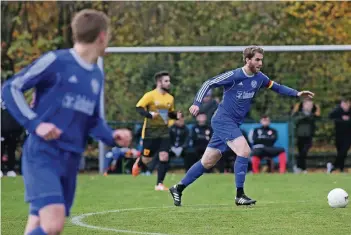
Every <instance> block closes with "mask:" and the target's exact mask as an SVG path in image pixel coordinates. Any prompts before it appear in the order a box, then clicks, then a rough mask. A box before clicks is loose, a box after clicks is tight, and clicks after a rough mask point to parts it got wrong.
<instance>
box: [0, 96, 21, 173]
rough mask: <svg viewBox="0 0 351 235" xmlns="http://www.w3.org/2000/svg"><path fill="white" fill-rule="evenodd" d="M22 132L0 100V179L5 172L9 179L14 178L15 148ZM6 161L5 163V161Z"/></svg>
mask: <svg viewBox="0 0 351 235" xmlns="http://www.w3.org/2000/svg"><path fill="white" fill-rule="evenodd" d="M23 132H24V129H23V128H22V126H21V125H20V124H19V123H18V122H17V121H16V119H14V118H13V116H12V115H11V114H10V113H9V112H8V110H7V108H6V105H5V102H4V101H3V100H1V177H2V176H3V172H4V171H7V173H6V175H7V176H9V177H16V176H17V174H16V172H15V166H16V148H17V146H18V144H19V143H20V142H21V136H22V134H23ZM5 160H6V161H5Z"/></svg>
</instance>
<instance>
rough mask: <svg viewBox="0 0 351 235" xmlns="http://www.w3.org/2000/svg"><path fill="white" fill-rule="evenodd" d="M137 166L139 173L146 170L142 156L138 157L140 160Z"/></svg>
mask: <svg viewBox="0 0 351 235" xmlns="http://www.w3.org/2000/svg"><path fill="white" fill-rule="evenodd" d="M138 166H139V167H140V169H141V171H146V170H148V166H147V165H146V164H145V163H144V162H143V156H141V157H140V160H139V162H138Z"/></svg>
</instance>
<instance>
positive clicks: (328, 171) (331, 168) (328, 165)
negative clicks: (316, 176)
mask: <svg viewBox="0 0 351 235" xmlns="http://www.w3.org/2000/svg"><path fill="white" fill-rule="evenodd" d="M333 168H334V166H333V164H332V163H331V162H328V163H327V173H328V174H330V173H331V172H332V170H333Z"/></svg>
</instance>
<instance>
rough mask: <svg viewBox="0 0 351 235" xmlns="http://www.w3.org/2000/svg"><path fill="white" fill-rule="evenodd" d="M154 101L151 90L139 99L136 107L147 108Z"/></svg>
mask: <svg viewBox="0 0 351 235" xmlns="http://www.w3.org/2000/svg"><path fill="white" fill-rule="evenodd" d="M151 103H152V95H151V94H150V92H148V93H145V94H144V96H143V97H142V98H141V99H140V100H139V101H138V103H137V104H136V107H143V108H144V109H146V108H147V106H149V105H150V104H151Z"/></svg>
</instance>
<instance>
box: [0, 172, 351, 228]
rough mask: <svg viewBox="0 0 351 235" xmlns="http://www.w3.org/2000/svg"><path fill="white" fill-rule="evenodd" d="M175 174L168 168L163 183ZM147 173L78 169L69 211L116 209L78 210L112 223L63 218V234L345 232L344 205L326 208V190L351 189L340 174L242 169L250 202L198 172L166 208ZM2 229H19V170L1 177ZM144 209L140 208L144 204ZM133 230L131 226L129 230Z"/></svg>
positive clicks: (224, 178)
mask: <svg viewBox="0 0 351 235" xmlns="http://www.w3.org/2000/svg"><path fill="white" fill-rule="evenodd" d="M181 176H182V175H169V176H168V177H167V180H166V182H165V183H166V184H167V185H171V184H174V183H176V182H177V181H178V180H179V179H180V178H181ZM155 180H156V178H155V176H149V177H147V176H140V177H138V178H136V179H134V178H132V177H131V176H126V175H125V176H108V177H102V176H96V175H81V176H80V177H79V182H78V185H79V187H78V190H77V197H76V202H75V205H74V207H73V209H72V216H75V215H81V214H83V213H90V212H103V211H108V210H117V209H124V210H120V211H115V212H113V213H105V214H97V215H92V216H89V217H86V218H84V219H83V222H84V223H86V224H89V225H92V226H98V227H103V228H107V229H112V230H113V231H112V230H111V231H105V230H94V229H91V228H83V227H79V226H77V225H74V224H72V222H71V220H70V219H67V223H66V228H65V232H64V234H81V235H83V234H84V235H89V234H127V233H121V232H117V231H116V230H128V231H139V232H142V233H141V234H147V232H149V233H163V234H211V235H212V234H245V235H248V234H270V235H275V234H277V235H278V234H279V235H284V234H289V235H290V234H299V235H301V234H308V235H310V234H317V235H322V234H326V235H329V234H342V235H345V234H351V207H350V205H349V206H348V207H347V208H345V209H332V208H330V207H329V206H328V204H327V200H326V197H327V194H328V192H329V190H331V189H333V188H336V187H341V188H344V189H345V190H346V191H348V192H349V193H351V176H350V175H347V174H333V175H325V174H307V175H292V174H287V175H279V174H274V175H268V174H262V175H248V176H247V181H246V186H247V187H246V192H247V194H248V195H249V196H250V197H252V198H255V199H257V200H258V203H257V205H256V206H254V207H253V208H243V207H236V206H234V203H233V198H234V187H233V177H232V175H217V174H212V175H205V176H203V177H201V178H200V179H199V180H198V181H197V182H196V183H195V184H193V185H192V186H191V187H189V188H188V189H186V191H185V192H184V197H183V205H184V206H183V207H179V208H178V207H173V206H172V205H173V204H172V200H171V197H170V195H169V194H168V192H155V191H154V190H153V185H154V183H155ZM1 184H2V185H1V187H2V193H1V199H2V203H1V225H2V228H1V230H2V234H6V235H11V234H16V235H17V234H23V228H24V226H25V222H26V216H27V211H28V207H27V205H25V204H24V202H23V182H22V179H21V178H20V177H17V178H15V179H14V178H6V177H5V178H2V179H1ZM149 207H151V208H150V209H145V208H149ZM129 234H133V233H129Z"/></svg>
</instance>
